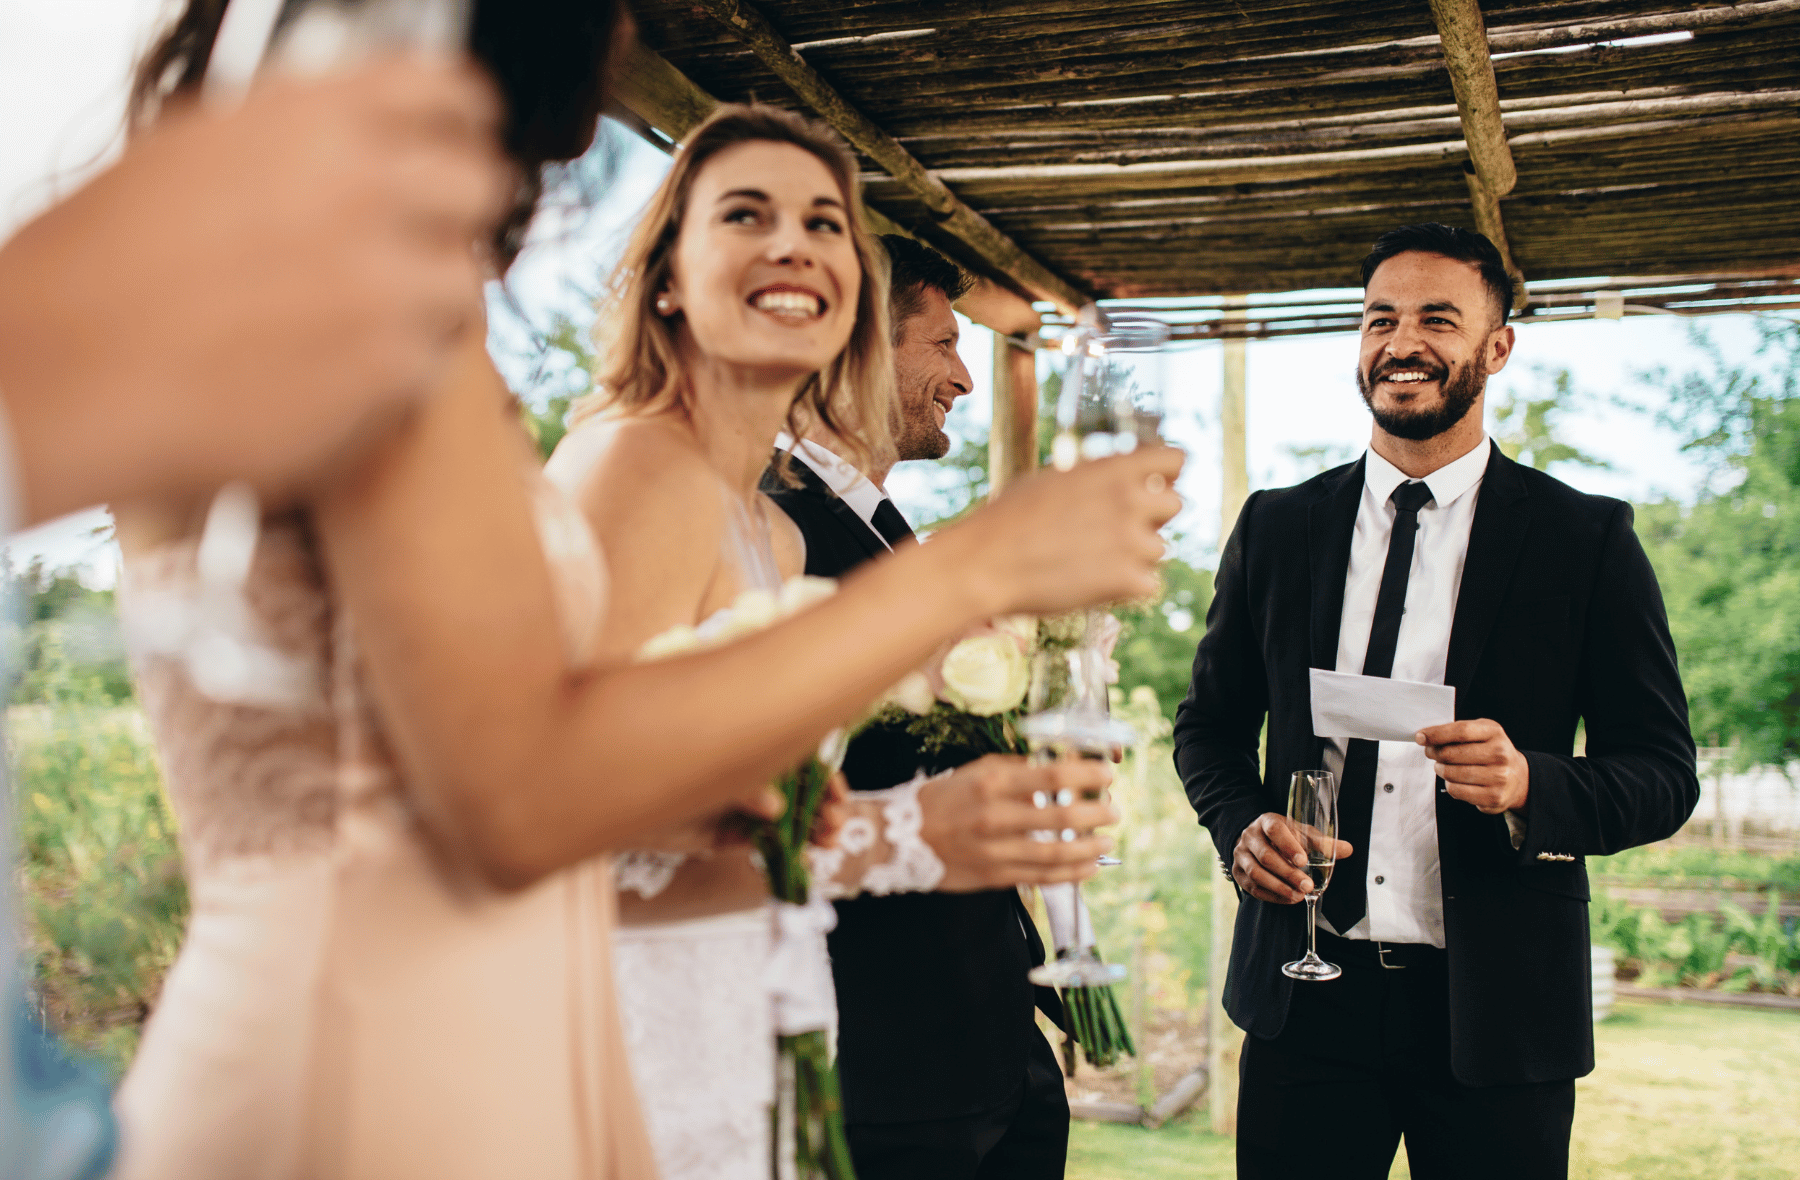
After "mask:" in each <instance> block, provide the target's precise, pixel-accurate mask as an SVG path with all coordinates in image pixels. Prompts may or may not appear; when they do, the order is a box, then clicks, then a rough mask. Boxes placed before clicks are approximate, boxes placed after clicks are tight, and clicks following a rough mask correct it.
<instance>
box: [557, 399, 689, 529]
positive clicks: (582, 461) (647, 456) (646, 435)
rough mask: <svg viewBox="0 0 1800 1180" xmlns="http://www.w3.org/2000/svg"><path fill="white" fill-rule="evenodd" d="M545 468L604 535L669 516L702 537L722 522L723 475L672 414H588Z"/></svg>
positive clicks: (660, 521)
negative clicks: (635, 415) (643, 415)
mask: <svg viewBox="0 0 1800 1180" xmlns="http://www.w3.org/2000/svg"><path fill="white" fill-rule="evenodd" d="M544 471H545V474H546V475H548V476H549V477H550V479H551V480H552V481H553V482H555V483H557V484H559V485H561V486H562V488H563V489H564V490H565V491H567V492H568V493H569V494H570V495H572V496H573V497H574V498H575V500H576V502H577V503H579V504H580V505H581V507H582V509H583V510H584V511H585V512H586V513H587V514H588V517H589V518H590V519H591V520H593V521H594V522H595V524H596V527H599V528H601V530H602V531H603V532H606V531H611V530H612V529H614V528H623V529H625V530H627V531H635V530H636V529H638V528H642V527H646V526H649V527H657V526H661V525H665V524H668V523H670V522H671V521H680V522H683V523H684V524H685V526H686V527H687V528H689V529H692V530H697V531H698V532H700V533H701V534H707V533H712V534H717V533H718V532H719V531H721V530H722V529H723V527H724V501H723V498H722V497H721V496H720V495H719V494H718V486H719V476H718V473H717V472H715V471H714V470H713V468H712V465H711V464H710V463H708V462H707V458H706V454H705V452H703V451H702V450H701V449H700V444H699V443H698V442H697V441H696V440H695V438H694V436H693V433H692V431H690V430H689V429H688V428H687V426H686V425H685V424H684V423H682V422H680V421H679V420H676V419H674V418H673V417H671V416H669V415H657V416H653V417H633V418H623V417H621V418H600V419H588V420H587V421H585V422H583V423H581V424H580V425H578V426H576V427H575V428H574V429H573V430H571V431H570V432H569V433H568V434H567V435H565V436H564V437H563V440H562V441H561V442H560V443H558V444H557V447H556V452H555V454H553V455H552V456H551V457H550V461H549V463H547V464H546V465H545V468H544Z"/></svg>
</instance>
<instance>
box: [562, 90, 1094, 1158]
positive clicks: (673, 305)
mask: <svg viewBox="0 0 1800 1180" xmlns="http://www.w3.org/2000/svg"><path fill="white" fill-rule="evenodd" d="M676 161H677V162H676V164H675V166H674V168H673V169H672V171H671V172H670V174H669V176H668V177H667V178H666V179H665V181H664V183H663V185H662V188H661V189H660V190H659V192H658V194H657V195H656V196H655V197H653V198H652V199H651V202H650V206H649V210H648V212H647V213H646V215H645V219H644V221H643V223H642V224H641V225H640V226H639V228H638V230H637V233H636V235H635V236H634V238H633V240H632V243H631V245H630V246H628V248H627V251H626V254H625V257H624V259H623V261H622V262H621V263H620V265H619V269H618V271H617V272H616V275H615V278H614V280H613V283H612V285H611V292H612V298H611V300H610V301H609V302H608V303H607V304H606V305H605V306H604V307H603V308H602V311H601V328H600V334H601V338H602V349H603V354H604V355H607V356H609V357H612V358H614V361H613V363H611V364H610V365H608V366H607V367H606V369H605V371H603V372H602V374H601V377H600V384H601V387H602V390H603V392H602V393H600V394H597V395H595V397H594V398H593V399H592V400H591V401H590V402H588V403H586V404H584V405H583V406H581V407H580V408H579V409H578V411H577V414H576V415H575V416H576V418H577V422H576V424H575V425H574V426H573V427H572V428H571V430H570V432H569V433H568V435H567V436H565V438H564V439H563V441H562V443H561V444H560V445H559V447H558V449H557V451H556V454H555V455H554V456H553V457H552V458H551V460H550V463H549V465H548V467H547V469H546V470H547V473H548V475H549V476H550V477H551V479H552V480H554V481H555V482H557V483H558V484H559V485H560V486H562V487H564V488H565V489H567V490H569V491H570V492H571V493H572V494H573V495H574V496H575V497H576V498H578V500H579V502H580V503H581V505H582V506H583V507H584V508H585V509H586V511H587V513H588V515H589V517H590V519H591V520H592V521H593V522H594V525H595V528H596V531H597V533H598V534H599V536H600V538H601V540H602V542H603V544H604V545H605V547H606V549H607V551H608V553H610V554H611V555H612V557H613V577H612V595H611V599H610V602H609V609H608V615H607V622H606V625H605V628H604V636H603V639H602V645H601V646H602V652H603V658H611V659H621V660H623V659H631V658H633V657H634V656H635V655H636V654H637V652H638V651H639V649H640V648H641V647H642V646H643V645H644V644H645V643H646V641H649V640H651V639H652V638H653V637H657V636H659V635H662V634H664V633H665V632H670V631H671V629H679V628H685V627H697V628H698V629H699V631H700V632H701V633H702V634H705V633H706V632H708V631H710V630H716V629H720V628H725V627H729V626H730V625H731V624H732V622H733V620H731V618H730V611H731V606H730V604H731V603H732V602H733V600H734V599H736V598H737V597H738V596H739V595H740V594H741V593H742V592H743V591H745V590H762V591H765V592H768V593H769V594H770V596H771V598H772V597H773V595H774V593H775V592H776V591H779V590H780V589H781V587H782V584H783V582H784V580H786V579H789V578H792V577H794V576H795V575H798V574H799V572H800V571H801V569H802V568H803V567H804V543H803V541H802V540H801V537H800V534H799V531H798V530H797V529H796V528H795V526H794V525H793V524H792V522H791V521H789V519H788V517H787V516H786V515H785V514H784V513H782V512H781V511H780V510H779V509H778V508H776V507H775V506H774V504H773V503H772V502H771V501H770V500H768V499H767V498H766V497H765V496H763V495H762V494H761V493H760V492H758V491H757V490H756V485H757V481H758V478H759V477H760V475H761V473H762V471H763V468H764V466H765V465H766V463H767V462H768V459H769V455H770V452H771V443H772V441H773V439H774V437H775V434H776V432H777V431H778V430H780V429H781V428H783V427H784V426H786V427H789V428H793V427H794V425H795V423H794V421H793V420H792V413H791V412H792V411H793V410H794V409H795V408H796V407H797V406H798V407H800V408H801V409H802V410H803V411H804V412H805V413H808V414H814V415H818V416H820V417H824V418H827V419H828V420H831V421H835V422H837V423H838V424H839V431H840V436H841V437H844V438H846V439H848V440H851V443H852V445H857V444H860V445H861V446H862V447H864V448H865V449H867V450H871V451H873V450H878V449H880V448H883V447H887V446H889V445H891V444H890V443H889V440H888V438H887V434H886V431H885V429H883V428H880V427H885V424H886V423H887V422H888V420H889V416H888V411H887V404H888V402H887V399H889V398H891V396H892V392H891V383H892V360H891V353H890V352H889V349H888V327H887V323H886V317H885V309H886V307H887V299H886V295H885V291H884V290H882V289H881V288H882V287H884V286H885V283H884V282H883V283H880V284H879V285H876V284H875V283H874V282H872V280H874V278H875V276H876V275H877V274H879V272H877V271H874V270H873V269H872V267H873V263H872V261H871V260H872V259H874V258H879V257H883V255H882V254H881V252H880V250H879V249H875V250H871V249H870V247H871V240H870V239H869V237H868V235H867V233H866V231H865V230H864V229H863V227H862V225H861V223H860V219H859V217H858V216H857V214H856V209H857V204H856V192H855V172H854V165H853V163H852V161H851V158H850V157H849V155H848V153H847V152H846V151H845V150H844V149H843V147H842V146H841V143H840V142H839V141H838V140H837V139H836V138H835V136H833V135H831V133H830V132H828V131H823V130H821V129H819V128H817V127H816V126H814V125H812V124H809V123H806V122H805V121H803V120H801V119H799V118H798V117H795V116H792V115H789V114H786V113H784V112H779V111H775V110H773V109H771V108H745V107H735V108H732V107H728V108H724V109H722V110H721V111H720V112H717V113H716V114H715V115H714V116H713V118H712V119H710V120H709V121H708V122H707V123H705V124H703V125H702V126H701V127H700V128H698V129H697V130H696V131H695V132H694V133H693V134H692V135H691V136H690V137H689V139H688V140H687V141H686V142H685V143H684V144H683V146H682V148H681V150H680V152H679V153H678V154H677V156H676ZM883 277H884V276H883ZM646 305H647V306H648V307H649V308H650V310H651V316H652V317H653V318H651V319H650V320H649V321H648V322H644V321H643V319H642V317H641V316H639V315H637V314H634V310H635V309H638V308H642V307H644V306H646ZM642 334H651V335H654V336H656V337H657V338H659V339H661V340H663V341H664V342H665V343H664V349H665V351H664V352H663V356H665V357H666V368H661V369H657V368H654V367H651V368H647V367H645V366H643V365H642V364H641V363H639V358H640V356H641V354H642V349H636V350H634V349H632V348H628V347H625V346H624V344H623V343H622V342H623V341H630V340H636V339H640V338H641V335H642ZM608 345H610V347H607V346H608ZM620 358H623V359H620ZM857 424H861V425H860V426H859V425H857ZM869 424H878V425H877V426H875V427H872V426H870V425H869ZM712 720H714V719H711V718H707V717H704V716H701V715H693V716H692V717H691V721H692V723H693V724H694V725H695V726H696V727H697V728H699V727H704V726H705V725H706V724H707V723H708V722H709V721H712ZM1006 774H1011V775H1013V776H1014V778H1013V780H1011V781H1010V784H1009V785H1010V790H1001V791H993V792H990V791H989V790H988V788H991V787H992V786H993V782H992V779H993V777H994V776H996V775H1006ZM1057 774H1078V775H1080V774H1085V775H1091V776H1093V778H1094V781H1095V783H1096V784H1097V783H1099V782H1101V781H1103V779H1104V777H1105V772H1104V771H1103V770H1101V769H1099V768H1097V767H1095V766H1093V765H1092V764H1088V765H1086V766H1083V767H1062V768H1030V769H1027V768H1024V767H1023V766H1022V764H1018V763H1017V762H1016V761H1013V762H1008V761H1007V760H1000V759H995V760H991V761H990V762H989V763H988V764H985V765H978V766H976V767H974V768H971V769H970V770H968V771H967V772H965V773H963V774H961V775H958V776H952V777H950V778H947V779H944V780H937V781H934V782H931V783H918V782H915V783H913V784H909V785H907V786H902V787H897V788H894V789H893V790H891V791H887V792H870V793H865V794H859V795H858V796H857V797H855V798H854V800H853V801H845V802H843V803H841V804H840V805H839V809H840V814H839V816H838V818H839V820H840V821H841V829H840V830H839V831H838V832H837V834H836V838H835V840H829V841H827V843H826V846H825V847H817V848H814V849H813V850H812V868H813V891H814V897H813V900H812V903H811V904H809V905H807V906H795V905H785V904H777V903H773V902H771V901H770V900H769V897H768V892H767V888H766V886H765V884H764V881H763V878H762V874H761V872H760V870H759V869H758V868H757V867H756V866H755V865H754V864H753V863H752V858H751V856H750V855H749V854H748V852H747V851H746V850H745V849H743V848H741V847H737V848H733V847H724V848H709V849H707V850H706V851H705V852H703V853H702V854H700V855H697V856H683V855H682V854H680V853H668V852H656V851H650V850H645V851H640V852H633V853H628V854H626V855H625V856H624V857H622V858H621V859H620V860H619V861H617V862H616V868H617V871H618V874H619V883H620V886H621V888H622V890H624V892H623V894H622V897H621V908H622V915H623V925H622V927H621V928H620V929H619V930H618V931H617V932H616V934H615V969H616V972H617V980H618V994H619V1001H620V1005H621V1016H622V1019H623V1022H624V1026H625V1032H626V1038H627V1041H628V1044H629V1047H630V1056H631V1061H632V1067H633V1072H634V1075H635V1077H636V1078H637V1081H638V1086H639V1092H640V1094H641V1095H642V1096H643V1099H644V1106H645V1114H646V1119H647V1121H648V1124H649V1128H650V1132H651V1139H652V1142H653V1144H654V1147H655V1151H656V1156H657V1163H658V1166H659V1168H660V1170H661V1173H662V1175H663V1177H664V1180H758V1178H759V1177H768V1176H769V1174H770V1161H771V1155H772V1150H771V1143H770V1132H771V1118H770V1111H771V1106H772V1104H773V1103H774V1101H775V1099H776V1089H777V1062H776V1057H775V1051H774V1050H775V1036H776V1034H777V1033H778V1032H779V1033H782V1034H794V1033H799V1032H802V1031H807V1030H809V1029H815V1028H823V1027H827V1026H830V1025H832V1024H834V1023H835V1010H834V1006H833V1005H834V993H833V989H832V986H831V978H830V969H829V961H828V958H827V955H826V948H825V941H824V935H825V933H826V931H827V930H829V929H830V927H831V924H832V923H833V921H834V920H835V915H834V911H833V910H832V908H831V906H830V905H829V899H831V898H836V897H845V896H850V895H852V894H854V893H856V892H859V891H864V890H868V891H874V892H896V891H901V890H930V889H934V888H938V887H940V885H942V886H945V887H956V888H965V889H966V888H980V887H992V886H993V885H995V884H1014V883H1019V882H1041V881H1049V880H1068V879H1072V878H1075V877H1080V876H1085V875H1087V874H1089V873H1091V872H1092V871H1093V866H1094V858H1095V855H1096V854H1097V852H1098V851H1099V850H1100V848H1101V847H1103V846H1104V844H1105V841H1104V840H1103V839H1102V838H1089V839H1084V840H1081V841H1076V842H1074V843H1070V844H1066V845H1045V844H1041V843H1037V842H1035V841H1033V840H1031V839H1030V837H1029V831H1030V829H1033V828H1042V827H1045V826H1056V827H1064V826H1067V827H1071V828H1077V829H1091V828H1093V827H1095V826H1098V825H1100V824H1102V823H1106V822H1110V818H1111V813H1110V810H1109V809H1108V808H1107V807H1105V806H1104V805H1101V804H1082V805H1078V806H1077V807H1076V808H1071V809H1068V811H1069V813H1068V815H1067V816H1066V817H1065V818H1066V820H1067V823H1066V824H1065V823H1064V822H1063V820H1060V819H1059V820H1058V821H1056V822H1055V823H1054V824H1048V823H1047V822H1046V819H1045V814H1044V813H1043V812H1038V811H1035V810H1033V809H1032V808H1031V806H1030V803H1029V800H1030V799H1031V796H1032V793H1033V790H1034V788H1035V789H1043V788H1046V787H1047V788H1049V789H1050V791H1051V792H1052V793H1054V791H1055V789H1056V788H1057V786H1059V785H1065V784H1062V783H1061V782H1060V780H1057V781H1052V779H1053V777H1054V776H1055V775H1057ZM1031 775H1038V776H1044V777H1041V778H1030V777H1029V776H1031ZM1067 785H1074V784H1067ZM952 816H954V817H955V819H954V821H953V822H951V817H952ZM933 821H935V823H934V822H933ZM951 827H957V828H960V830H961V831H963V832H964V833H973V832H993V833H996V835H994V836H992V837H991V838H988V839H977V838H974V837H972V836H965V838H964V839H961V840H952V839H949V838H948V837H947V835H946V833H947V831H948V830H949V829H950V828H951ZM667 837H668V841H669V843H671V844H682V843H685V844H688V845H694V844H696V843H698V844H699V845H700V846H702V847H704V846H706V845H707V844H708V842H709V839H710V831H708V830H707V829H704V828H702V829H701V830H699V831H695V830H693V829H689V830H687V831H683V832H671V833H667ZM934 839H935V840H936V842H937V846H934V844H933V842H932V841H933V840H934ZM773 1154H774V1155H775V1157H776V1158H778V1159H780V1160H782V1161H783V1163H784V1164H785V1165H786V1167H784V1169H783V1172H784V1173H785V1172H788V1171H791V1164H792V1152H791V1147H789V1146H788V1145H786V1144H784V1145H783V1146H782V1148H781V1149H780V1150H779V1151H775V1152H774V1153H773Z"/></svg>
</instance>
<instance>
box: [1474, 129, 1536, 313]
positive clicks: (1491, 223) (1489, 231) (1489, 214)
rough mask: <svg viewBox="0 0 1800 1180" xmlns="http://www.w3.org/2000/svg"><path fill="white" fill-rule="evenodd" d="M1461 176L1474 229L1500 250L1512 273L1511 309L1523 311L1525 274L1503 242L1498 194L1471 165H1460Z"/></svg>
mask: <svg viewBox="0 0 1800 1180" xmlns="http://www.w3.org/2000/svg"><path fill="white" fill-rule="evenodd" d="M1463 180H1465V181H1466V182H1468V185H1469V205H1470V207H1472V208H1473V209H1474V210H1475V229H1476V230H1477V231H1478V232H1479V233H1480V234H1481V235H1482V236H1483V237H1485V238H1486V239H1487V240H1488V241H1490V242H1492V243H1494V248H1495V249H1497V250H1499V251H1500V261H1501V262H1502V263H1504V264H1505V265H1506V273H1507V274H1509V275H1511V276H1512V281H1513V304H1512V309H1513V310H1514V311H1524V310H1525V305H1526V303H1528V302H1530V300H1529V298H1528V296H1527V295H1526V293H1525V274H1524V272H1523V271H1521V270H1520V269H1519V267H1518V264H1517V263H1515V262H1513V257H1512V247H1511V246H1509V245H1507V242H1506V223H1505V222H1503V221H1502V220H1501V219H1500V198H1499V197H1496V196H1495V195H1494V194H1493V193H1492V192H1491V191H1489V189H1488V186H1487V182H1486V181H1484V180H1482V179H1481V177H1480V176H1478V175H1476V173H1475V169H1474V167H1473V166H1471V165H1468V164H1465V165H1463Z"/></svg>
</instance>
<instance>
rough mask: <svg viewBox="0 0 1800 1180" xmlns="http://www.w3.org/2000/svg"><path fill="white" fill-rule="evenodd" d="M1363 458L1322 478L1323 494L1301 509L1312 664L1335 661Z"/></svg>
mask: <svg viewBox="0 0 1800 1180" xmlns="http://www.w3.org/2000/svg"><path fill="white" fill-rule="evenodd" d="M1363 463H1364V460H1362V459H1358V460H1357V461H1356V462H1355V463H1352V464H1351V465H1350V466H1349V467H1346V468H1344V469H1343V470H1342V471H1341V472H1339V473H1338V474H1337V475H1336V477H1335V478H1336V482H1335V483H1333V482H1332V480H1331V478H1330V477H1328V478H1327V479H1326V480H1325V487H1326V491H1325V495H1324V496H1323V497H1321V498H1320V499H1318V500H1315V501H1314V502H1313V504H1312V507H1310V508H1308V509H1307V510H1306V532H1307V538H1306V539H1307V546H1306V553H1307V561H1308V566H1309V570H1310V573H1311V578H1312V666H1313V667H1315V668H1325V669H1327V670H1329V669H1333V668H1336V667H1337V650H1338V626H1339V624H1340V623H1342V622H1343V618H1344V576H1345V575H1346V574H1347V573H1348V572H1349V570H1350V541H1351V538H1352V537H1353V536H1354V534H1355V532H1356V509H1357V505H1358V504H1359V503H1360V502H1361V500H1362V490H1363Z"/></svg>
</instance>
